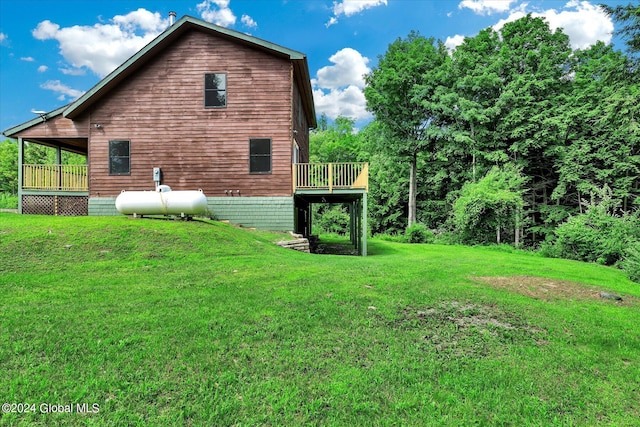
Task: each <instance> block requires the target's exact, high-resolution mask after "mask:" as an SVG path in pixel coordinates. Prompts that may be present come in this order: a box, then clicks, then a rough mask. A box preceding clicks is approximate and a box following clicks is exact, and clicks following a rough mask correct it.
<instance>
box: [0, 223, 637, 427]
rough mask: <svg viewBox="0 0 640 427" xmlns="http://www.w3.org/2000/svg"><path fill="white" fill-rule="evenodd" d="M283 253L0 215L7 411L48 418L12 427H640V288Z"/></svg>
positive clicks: (456, 254) (612, 277)
mask: <svg viewBox="0 0 640 427" xmlns="http://www.w3.org/2000/svg"><path fill="white" fill-rule="evenodd" d="M281 237H282V236H280V235H277V234H275V233H264V232H256V231H249V230H241V229H238V228H234V227H232V226H229V225H226V224H221V223H216V222H204V221H191V222H184V221H166V220H151V219H142V220H131V219H128V218H125V217H116V218H99V217H82V218H61V217H39V216H19V215H15V214H1V213H0V289H1V291H2V296H1V298H0V367H1V369H2V372H1V373H2V375H0V403H5V402H8V403H15V404H16V405H14V406H13V408H9V409H10V410H14V411H18V405H17V404H24V403H27V404H34V405H35V407H34V406H31V407H29V409H28V410H29V412H28V413H17V412H10V413H3V414H1V415H0V416H1V418H0V424H2V425H25V426H26V425H29V426H31V425H43V426H44V425H47V426H49V425H58V424H59V425H79V424H83V425H114V426H116V425H117V426H120V425H141V426H142V425H145V426H146V425H159V426H169V425H194V426H195V425H287V426H290V425H347V426H356V425H358V426H364V425H464V426H468V425H517V426H520V425H549V424H560V425H615V426H625V425H629V426H630V425H637V422H638V419H640V285H637V284H634V283H632V282H630V281H629V280H628V279H627V278H626V277H625V275H624V274H623V273H622V272H620V271H618V270H615V269H612V268H607V267H602V266H598V265H591V264H584V263H579V262H573V261H565V260H556V259H545V258H541V257H539V256H536V255H535V254H529V253H523V252H515V251H508V250H505V249H500V248H470V247H461V246H437V245H405V244H399V243H391V242H385V241H381V240H377V239H371V240H370V241H369V251H370V256H369V257H366V258H363V257H352V256H334V255H310V254H304V253H298V252H294V251H291V250H287V249H283V248H280V247H277V246H276V245H273V244H271V242H272V241H274V240H277V239H279V238H281ZM600 291H606V292H614V293H617V294H619V295H621V296H622V297H623V298H624V299H623V301H622V302H617V301H614V300H609V299H602V298H600V297H599V296H598V294H599V292H600ZM43 404H44V405H43ZM76 404H80V405H83V404H87V406H86V407H85V409H87V408H88V409H98V412H97V413H78V407H77V406H76ZM94 404H95V405H96V406H92V405H94ZM55 405H69V406H71V409H72V410H73V411H74V413H42V412H47V411H49V412H51V411H54V410H57V409H62V410H65V407H64V406H60V407H59V406H55ZM80 408H81V409H82V406H80ZM24 410H25V409H24V408H23V409H22V411H24Z"/></svg>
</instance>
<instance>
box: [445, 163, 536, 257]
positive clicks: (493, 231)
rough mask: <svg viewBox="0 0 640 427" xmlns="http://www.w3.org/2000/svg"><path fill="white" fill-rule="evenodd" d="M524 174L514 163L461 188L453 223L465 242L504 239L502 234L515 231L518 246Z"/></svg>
mask: <svg viewBox="0 0 640 427" xmlns="http://www.w3.org/2000/svg"><path fill="white" fill-rule="evenodd" d="M525 180H526V178H524V177H523V176H521V174H520V173H519V170H518V168H517V167H516V166H514V165H513V164H507V165H505V166H503V167H502V168H498V167H494V168H492V169H491V170H490V171H489V172H488V173H487V174H486V175H485V176H484V178H482V179H481V180H479V181H478V182H477V183H474V182H469V183H467V184H465V185H464V187H462V191H461V192H460V197H459V198H458V199H457V200H456V202H455V203H454V206H453V214H454V223H455V225H456V230H457V231H458V233H459V234H460V237H461V240H462V241H463V242H465V243H490V242H491V241H492V240H493V237H492V236H495V242H496V243H498V244H500V243H501V242H502V235H503V234H502V233H503V231H504V230H506V229H509V230H511V231H513V234H512V236H513V237H514V244H515V245H516V246H518V245H519V230H520V226H521V224H520V221H521V214H522V209H523V206H524V201H523V198H522V194H523V190H522V187H523V184H524V182H525Z"/></svg>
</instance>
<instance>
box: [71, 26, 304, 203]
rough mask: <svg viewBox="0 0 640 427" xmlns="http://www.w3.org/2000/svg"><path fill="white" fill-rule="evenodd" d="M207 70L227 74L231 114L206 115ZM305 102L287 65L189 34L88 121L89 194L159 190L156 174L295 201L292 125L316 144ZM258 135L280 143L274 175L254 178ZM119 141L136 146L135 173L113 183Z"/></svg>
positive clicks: (209, 191) (180, 185)
mask: <svg viewBox="0 0 640 427" xmlns="http://www.w3.org/2000/svg"><path fill="white" fill-rule="evenodd" d="M205 73H226V74H227V107H226V108H220V109H218V108H204V75H205ZM299 103H300V96H299V95H298V91H297V89H294V82H293V77H292V64H291V63H290V61H289V60H287V59H282V58H279V57H276V56H274V55H271V54H269V53H266V52H263V51H261V50H256V49H254V48H250V47H247V46H245V45H243V44H239V43H235V42H232V41H230V40H228V39H224V38H220V37H216V36H212V35H209V34H206V33H203V32H200V31H189V32H187V33H186V34H184V35H183V36H182V37H181V38H180V39H178V40H177V41H175V42H174V43H173V44H172V45H170V46H169V47H167V48H166V49H165V50H164V51H163V52H162V53H161V54H160V55H159V56H157V57H156V58H154V59H153V60H151V61H150V62H149V63H147V64H146V65H145V66H144V67H143V68H142V69H141V70H138V71H137V72H135V73H134V74H132V75H131V76H130V77H129V78H128V79H127V80H126V81H125V82H123V83H121V84H120V85H119V86H118V87H117V88H116V89H115V90H112V91H111V93H109V94H108V95H107V96H105V97H103V98H102V99H101V100H100V101H99V102H97V103H96V104H95V105H94V106H93V107H92V109H91V111H89V112H88V113H86V114H85V115H84V116H83V118H82V121H84V122H86V123H89V124H90V125H89V126H88V129H89V132H90V137H89V165H90V171H91V178H90V183H89V189H90V195H91V196H103V197H104V196H115V195H117V194H118V193H120V191H121V190H150V189H153V186H154V183H153V178H152V170H153V168H154V167H160V168H162V177H163V184H167V185H170V186H171V187H172V188H173V189H175V190H185V189H198V188H201V189H202V190H203V191H204V192H205V194H206V195H208V196H224V195H225V194H224V191H225V190H233V191H234V193H235V192H236V190H240V194H241V195H243V196H288V195H291V194H292V189H291V161H292V158H291V156H292V144H293V143H292V141H293V123H295V126H296V129H297V130H298V132H297V135H300V136H299V137H297V139H298V141H299V144H300V141H301V140H302V141H303V144H306V145H307V147H308V132H307V130H308V129H306V128H305V126H307V125H306V120H304V119H303V123H299V120H297V119H296V117H298V116H302V117H304V115H303V114H300V115H299V114H298V113H297V111H298V110H299V109H300V108H301V107H300V106H299V105H297V104H299ZM293 104H296V105H295V106H294V105H293ZM96 124H99V125H100V127H99V128H96V127H95V125H96ZM250 138H271V139H272V147H273V153H272V173H271V174H266V175H252V174H250V173H249V139H250ZM112 139H126V140H130V141H131V175H129V176H109V159H108V142H109V140H112ZM301 148H302V147H301Z"/></svg>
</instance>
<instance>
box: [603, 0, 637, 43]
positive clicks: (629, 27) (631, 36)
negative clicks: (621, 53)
mask: <svg viewBox="0 0 640 427" xmlns="http://www.w3.org/2000/svg"><path fill="white" fill-rule="evenodd" d="M600 7H601V8H602V9H604V11H605V12H606V13H607V14H609V15H610V16H612V17H613V19H615V20H616V21H618V22H619V23H620V24H622V28H621V29H619V30H618V31H616V34H618V35H621V36H622V37H623V38H624V39H625V40H626V43H627V46H628V48H629V51H630V52H631V53H634V54H637V53H638V52H640V5H638V4H633V3H629V4H628V5H626V6H622V5H618V6H616V7H612V6H608V5H606V4H601V5H600Z"/></svg>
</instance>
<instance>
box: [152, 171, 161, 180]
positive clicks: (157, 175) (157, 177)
mask: <svg viewBox="0 0 640 427" xmlns="http://www.w3.org/2000/svg"><path fill="white" fill-rule="evenodd" d="M153 182H158V183H159V182H160V168H153Z"/></svg>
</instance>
